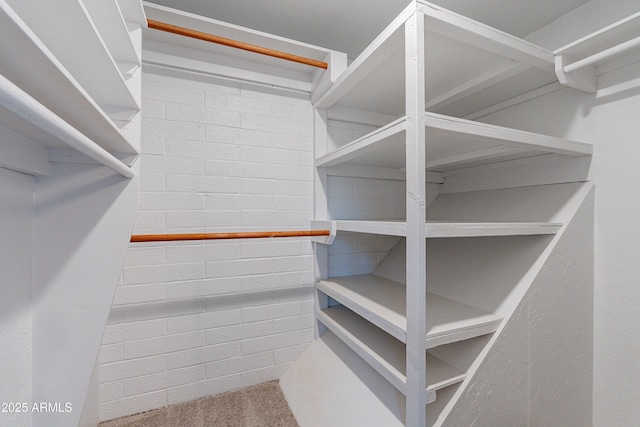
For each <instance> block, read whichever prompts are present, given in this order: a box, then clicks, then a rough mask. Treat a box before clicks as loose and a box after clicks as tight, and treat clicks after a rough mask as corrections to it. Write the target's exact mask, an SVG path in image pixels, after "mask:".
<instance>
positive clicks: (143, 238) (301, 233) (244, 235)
mask: <svg viewBox="0 0 640 427" xmlns="http://www.w3.org/2000/svg"><path fill="white" fill-rule="evenodd" d="M329 234H330V231H329V230H297V231H249V232H237V233H200V234H197V233H196V234H137V235H133V236H131V241H132V242H171V241H176V240H218V239H257V238H264V237H313V236H328V235H329Z"/></svg>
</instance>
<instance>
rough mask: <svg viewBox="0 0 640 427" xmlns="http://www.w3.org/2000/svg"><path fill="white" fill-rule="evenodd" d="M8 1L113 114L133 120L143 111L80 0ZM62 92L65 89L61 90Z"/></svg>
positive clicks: (71, 72)
mask: <svg viewBox="0 0 640 427" xmlns="http://www.w3.org/2000/svg"><path fill="white" fill-rule="evenodd" d="M8 3H9V4H10V6H11V7H12V8H13V9H14V11H15V12H16V13H17V14H18V15H19V16H20V19H21V20H22V21H24V24H26V26H28V27H29V28H30V29H31V31H32V32H33V33H34V34H35V36H36V37H37V38H38V39H39V40H41V41H42V42H43V44H44V45H45V46H46V47H47V49H48V50H49V51H50V52H51V53H52V54H53V56H54V57H55V58H57V59H58V60H59V61H60V63H61V64H62V66H63V67H64V68H65V69H66V70H68V72H69V73H70V74H71V75H72V76H73V78H74V79H75V80H77V82H78V83H79V84H80V86H82V87H83V88H84V89H85V90H86V91H87V93H88V94H89V96H90V97H91V98H92V99H93V100H94V101H95V102H96V103H97V104H98V105H99V106H100V107H101V108H102V109H103V110H104V111H105V112H107V114H108V115H109V117H111V118H112V119H116V120H130V119H131V118H132V117H133V116H134V115H135V114H136V113H137V112H139V111H140V105H139V104H138V102H137V101H136V97H135V95H134V94H133V93H132V92H131V90H130V88H129V86H128V85H127V84H126V82H125V80H124V78H123V76H122V74H121V72H120V69H119V68H118V66H117V65H116V63H115V61H114V59H113V57H112V55H111V53H110V52H109V50H108V47H107V46H106V45H105V42H104V40H103V39H102V37H101V36H100V34H99V33H98V29H97V28H96V26H95V25H94V23H93V21H92V19H91V17H90V16H89V15H88V13H87V10H86V8H85V7H84V5H83V4H82V3H81V2H80V1H79V0H74V1H64V2H60V1H56V0H41V1H39V2H38V7H33V5H32V4H31V3H30V2H25V1H22V0H9V2H8ZM54 23H55V24H54ZM38 71H39V72H42V70H38ZM31 72H33V70H31ZM61 93H65V92H62V91H58V94H61Z"/></svg>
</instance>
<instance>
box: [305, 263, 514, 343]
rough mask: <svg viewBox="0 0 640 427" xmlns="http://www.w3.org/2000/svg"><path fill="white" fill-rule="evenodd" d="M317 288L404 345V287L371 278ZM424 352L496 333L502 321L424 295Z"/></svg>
mask: <svg viewBox="0 0 640 427" xmlns="http://www.w3.org/2000/svg"><path fill="white" fill-rule="evenodd" d="M317 288H318V289H319V290H320V291H322V292H324V293H325V294H327V295H328V296H330V297H331V298H333V299H335V300H336V301H338V302H339V303H341V304H342V305H344V306H345V307H348V308H349V309H350V310H352V311H354V312H355V313H357V314H359V315H360V316H362V317H364V318H365V319H367V320H368V321H370V322H371V323H372V324H374V325H376V326H377V327H379V328H380V329H382V330H383V331H385V332H387V333H388V334H390V335H391V336H393V337H394V338H396V339H398V340H400V341H402V342H406V339H407V317H406V314H405V313H406V311H405V310H406V294H405V290H406V289H405V285H403V284H402V283H397V282H394V281H392V280H388V279H385V278H382V277H379V276H375V275H372V274H366V275H360V276H348V277H335V278H331V279H326V280H321V281H319V282H318V284H317ZM426 304H427V310H426V312H427V335H426V337H425V338H426V344H427V349H429V348H432V347H436V346H439V345H442V344H447V343H451V342H456V341H460V340H465V339H469V338H473V337H477V336H481V335H485V334H489V333H492V332H495V331H496V330H497V329H498V326H499V325H500V323H501V322H502V318H501V317H500V316H497V315H495V314H493V313H488V312H485V311H483V310H480V309H478V308H475V307H472V306H469V305H466V304H461V303H459V302H456V301H453V300H451V299H448V298H443V297H440V296H438V295H435V294H432V293H427V301H426Z"/></svg>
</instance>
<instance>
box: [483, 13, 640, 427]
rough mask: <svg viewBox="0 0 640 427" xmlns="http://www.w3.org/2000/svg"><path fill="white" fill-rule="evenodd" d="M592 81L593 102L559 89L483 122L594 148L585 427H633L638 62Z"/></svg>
mask: <svg viewBox="0 0 640 427" xmlns="http://www.w3.org/2000/svg"><path fill="white" fill-rule="evenodd" d="M630 10H636V11H637V10H638V3H637V2H635V1H619V2H608V1H601V0H598V1H592V2H590V3H587V4H586V5H585V6H583V8H580V9H578V10H577V11H576V12H575V13H573V14H572V15H569V16H566V17H564V18H563V19H562V21H561V22H560V23H559V25H555V26H551V27H550V28H547V29H545V31H547V32H548V33H547V34H546V35H537V37H538V38H540V39H546V40H553V36H554V35H555V36H556V37H558V38H560V39H562V38H564V39H566V38H567V37H569V38H573V37H572V34H579V32H584V31H585V28H587V27H589V26H593V25H597V26H599V25H602V24H605V23H610V22H612V21H613V20H615V19H617V18H619V17H621V16H624V14H626V13H629V11H630ZM586 16H588V17H589V18H588V19H587V18H586ZM614 18H615V19H614ZM607 21H608V22H607ZM572 32H573V33H572ZM548 43H550V44H552V43H551V42H548ZM635 58H636V59H637V58H638V56H637V54H636V56H635ZM619 63H620V64H622V62H619ZM610 69H611V68H610ZM601 71H606V70H601ZM598 80H599V82H598V83H599V87H600V88H601V89H600V91H599V93H598V95H588V94H581V93H578V92H576V91H573V90H571V89H565V90H562V91H560V92H557V93H554V94H551V95H549V96H546V97H543V98H539V99H537V100H534V101H531V102H529V103H527V104H524V105H520V106H518V107H515V108H511V109H509V110H505V111H503V112H501V113H498V114H496V115H494V116H492V117H488V118H485V119H487V120H489V121H491V122H494V123H498V124H503V125H511V126H514V127H521V128H527V129H536V131H539V132H549V133H551V134H553V135H558V136H565V137H568V138H571V139H576V140H582V141H585V142H590V143H592V144H593V145H594V150H595V153H594V157H593V161H592V175H593V177H594V178H595V182H596V206H595V219H596V225H595V296H594V298H595V303H594V304H595V307H594V310H595V320H594V384H593V390H594V392H593V393H594V398H593V400H594V422H593V425H594V426H596V427H606V426H634V425H639V424H640V406H639V405H638V402H639V401H640V388H638V387H637V384H638V383H639V382H640V339H639V337H640V330H639V329H638V327H637V325H640V310H638V306H639V305H640V288H638V286H637V282H638V277H640V264H639V263H638V262H637V254H638V253H639V252H640V246H639V243H638V236H640V223H638V221H637V216H638V209H639V208H640V192H638V191H636V185H637V183H638V182H640V168H639V167H638V164H639V161H640V148H639V145H638V141H640V120H638V118H639V117H640V62H635V63H631V64H630V65H627V66H624V67H622V68H619V69H611V71H608V72H605V73H604V74H602V75H600V76H599V78H598Z"/></svg>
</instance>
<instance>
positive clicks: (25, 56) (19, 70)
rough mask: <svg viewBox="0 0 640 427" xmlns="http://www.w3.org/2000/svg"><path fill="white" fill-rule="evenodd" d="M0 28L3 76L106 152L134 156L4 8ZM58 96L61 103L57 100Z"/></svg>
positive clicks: (107, 121)
mask: <svg viewBox="0 0 640 427" xmlns="http://www.w3.org/2000/svg"><path fill="white" fill-rule="evenodd" d="M0 27H2V33H3V36H2V38H0V56H2V58H3V61H2V62H0V73H1V74H2V75H3V76H5V77H6V78H7V79H9V80H11V81H12V82H13V83H14V84H15V85H17V86H19V87H20V88H21V89H22V90H24V91H25V92H27V93H28V94H29V95H30V96H32V97H33V98H35V99H36V100H37V101H38V102H40V103H42V104H43V105H44V106H45V107H47V108H48V109H50V110H51V111H52V112H53V113H55V114H56V115H58V116H59V117H60V118H62V119H63V120H64V121H66V122H67V123H69V124H70V125H71V126H73V127H74V128H76V129H78V130H79V131H80V132H81V133H83V134H84V135H86V136H87V137H88V138H90V139H91V140H93V141H95V142H96V143H97V144H98V145H100V146H101V147H102V148H104V149H105V150H107V151H108V152H110V153H127V154H137V153H138V151H137V149H136V148H135V147H134V145H133V144H132V143H131V142H130V141H128V140H127V138H126V137H125V136H124V135H123V134H122V133H121V131H120V130H119V129H118V127H116V125H115V124H114V122H113V121H112V119H111V118H109V117H108V116H107V115H106V114H105V112H104V111H103V109H102V108H101V106H99V105H98V104H97V103H96V101H95V100H94V99H93V98H92V97H91V96H90V95H89V94H88V93H87V91H86V90H85V89H84V88H83V87H82V85H80V84H79V83H78V81H77V80H76V79H75V78H74V77H73V76H72V75H71V74H70V73H69V71H67V69H66V68H65V66H63V65H62V63H60V61H59V60H58V59H57V58H56V57H55V56H54V54H53V53H52V52H51V51H50V50H49V49H48V48H47V47H46V46H45V45H44V44H43V43H42V42H41V41H40V39H39V38H38V37H37V35H36V34H34V33H33V31H31V29H30V28H29V27H28V26H27V25H26V24H25V23H24V21H22V19H21V18H20V17H19V16H18V15H17V14H16V13H15V12H14V11H13V10H12V9H11V8H9V7H7V6H6V5H4V6H0ZM33 70H38V73H34V72H33ZM40 75H46V76H47V79H42V78H40ZM61 93H64V100H61V99H60V94H61ZM61 101H63V102H61ZM16 126H17V125H16ZM54 146H55V145H54Z"/></svg>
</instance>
